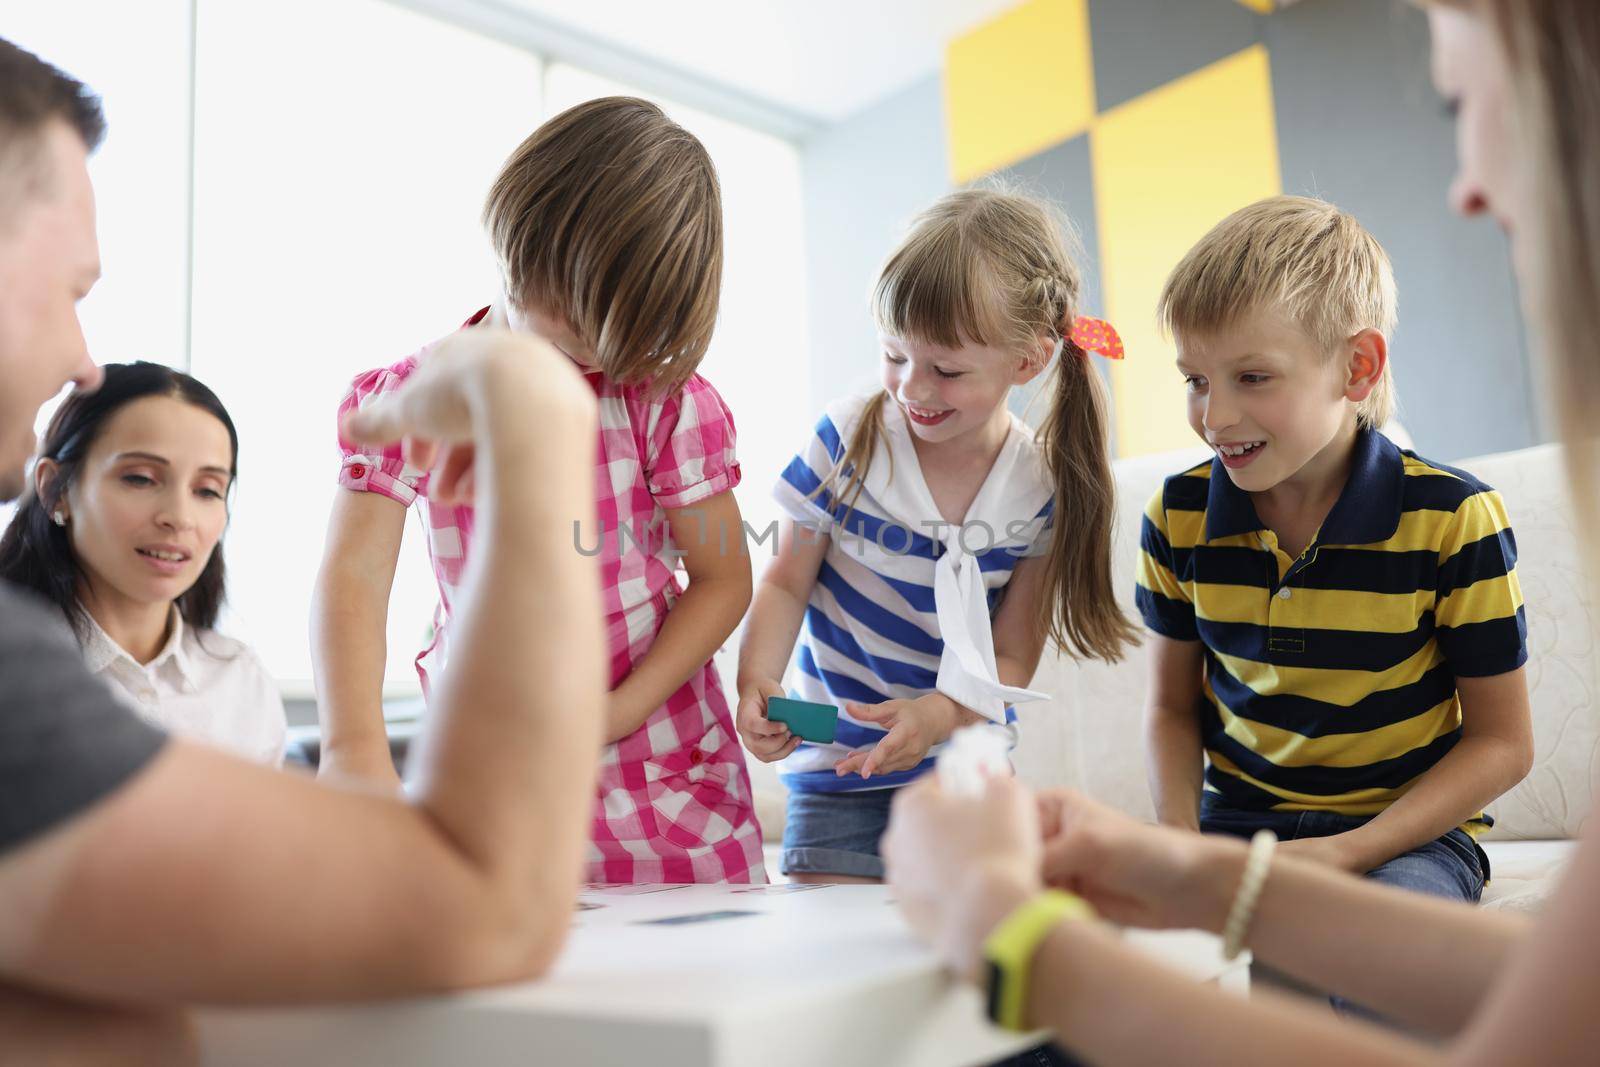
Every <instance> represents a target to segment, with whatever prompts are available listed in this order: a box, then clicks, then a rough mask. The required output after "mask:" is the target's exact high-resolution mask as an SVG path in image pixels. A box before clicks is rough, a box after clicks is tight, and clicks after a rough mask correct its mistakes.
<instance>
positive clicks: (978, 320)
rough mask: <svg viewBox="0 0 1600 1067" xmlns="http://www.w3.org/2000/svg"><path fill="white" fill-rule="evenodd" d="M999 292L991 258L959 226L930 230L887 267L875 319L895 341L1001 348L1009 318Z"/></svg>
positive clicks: (880, 281)
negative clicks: (896, 338) (903, 339)
mask: <svg viewBox="0 0 1600 1067" xmlns="http://www.w3.org/2000/svg"><path fill="white" fill-rule="evenodd" d="M997 288H998V287H997V286H996V285H995V283H994V271H993V269H992V267H991V266H990V265H989V263H988V257H987V256H986V255H985V254H984V253H983V251H982V250H981V249H979V248H976V247H973V246H972V245H971V244H970V243H969V242H967V241H965V240H963V239H962V234H961V228H960V227H959V226H958V225H953V224H950V223H948V222H946V223H943V224H940V225H934V226H928V227H926V228H924V229H923V230H921V232H919V233H917V234H916V235H915V236H914V237H913V238H912V239H911V240H910V241H908V242H907V243H906V244H905V245H903V246H902V247H901V248H900V249H899V250H898V251H897V252H896V253H895V254H894V256H893V257H892V258H890V260H889V262H888V263H886V264H884V268H883V271H882V273H881V274H879V276H878V284H877V285H876V286H875V287H874V289H873V292H872V316H873V318H874V320H876V322H877V324H878V329H879V330H881V331H883V332H884V333H886V334H889V335H890V336H892V337H901V338H905V339H906V340H911V341H921V342H924V343H927V344H933V345H938V346H940V347H941V348H960V347H961V346H962V345H964V344H979V345H985V346H998V345H1003V344H1006V343H1007V342H1008V341H1009V340H1010V338H1009V337H1008V334H1009V332H1010V331H1009V330H1008V329H1007V325H1008V323H1009V318H1008V316H1007V314H1006V311H1005V307H1004V303H1003V299H1002V296H1001V294H1000V293H999V292H997Z"/></svg>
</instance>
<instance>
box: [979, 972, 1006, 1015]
mask: <svg viewBox="0 0 1600 1067" xmlns="http://www.w3.org/2000/svg"><path fill="white" fill-rule="evenodd" d="M983 967H984V974H983V987H984V990H985V991H986V993H987V995H986V996H985V998H984V1011H985V1013H986V1014H987V1015H988V1016H989V1021H990V1022H992V1023H994V1024H995V1025H996V1026H1004V1025H1005V1024H1004V1023H1003V1022H1001V1021H1000V987H1001V986H1002V985H1003V984H1004V983H1005V980H1006V972H1005V971H1003V970H1001V969H1000V965H999V964H998V963H996V962H995V961H994V960H984V961H983Z"/></svg>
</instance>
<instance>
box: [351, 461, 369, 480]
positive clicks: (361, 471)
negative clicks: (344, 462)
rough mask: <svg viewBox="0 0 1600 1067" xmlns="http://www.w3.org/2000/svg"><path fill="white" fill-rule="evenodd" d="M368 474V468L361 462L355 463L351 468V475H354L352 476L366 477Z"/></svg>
mask: <svg viewBox="0 0 1600 1067" xmlns="http://www.w3.org/2000/svg"><path fill="white" fill-rule="evenodd" d="M366 476H367V468H365V467H363V466H362V465H361V464H359V463H357V464H354V465H353V466H352V467H351V468H350V477H352V478H365V477H366Z"/></svg>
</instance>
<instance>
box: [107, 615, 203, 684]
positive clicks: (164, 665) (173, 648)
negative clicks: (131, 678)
mask: <svg viewBox="0 0 1600 1067" xmlns="http://www.w3.org/2000/svg"><path fill="white" fill-rule="evenodd" d="M169 611H170V612H171V614H170V615H169V616H168V620H169V623H168V625H169V629H170V632H169V634H168V635H167V643H166V644H165V645H163V646H161V651H160V652H157V653H156V657H155V659H152V660H151V661H150V662H149V663H140V662H139V661H138V660H136V659H134V658H133V657H132V656H130V655H129V654H128V652H127V650H126V649H124V648H123V647H122V646H121V645H119V644H117V643H116V642H115V641H113V640H112V639H111V635H110V634H108V633H106V632H105V630H104V629H103V628H102V627H101V625H100V624H99V623H98V622H96V621H95V618H94V616H93V615H89V614H88V613H87V612H85V617H86V618H87V619H88V623H89V629H88V633H87V634H86V635H85V640H84V643H83V662H84V666H86V667H88V668H89V671H90V672H91V673H93V674H99V673H100V672H102V671H104V670H106V669H107V668H108V667H110V666H111V665H112V664H114V663H121V664H123V665H125V666H128V667H132V668H133V669H134V670H136V671H138V672H140V673H141V674H154V673H155V672H157V671H160V670H162V669H168V670H170V671H171V672H172V675H173V677H174V678H176V680H177V683H178V687H179V688H180V689H181V690H182V691H183V692H185V693H192V692H194V690H195V663H194V654H193V652H192V650H191V649H190V648H189V642H188V630H187V629H186V628H185V627H184V625H183V615H182V614H181V613H180V612H179V611H178V606H177V605H176V604H174V605H173V606H172V607H171V608H170V609H169Z"/></svg>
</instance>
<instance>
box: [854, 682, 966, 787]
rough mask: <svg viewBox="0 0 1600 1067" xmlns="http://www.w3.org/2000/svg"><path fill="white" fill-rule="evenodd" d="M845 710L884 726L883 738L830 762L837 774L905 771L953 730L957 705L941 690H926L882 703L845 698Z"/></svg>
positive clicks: (957, 711)
mask: <svg viewBox="0 0 1600 1067" xmlns="http://www.w3.org/2000/svg"><path fill="white" fill-rule="evenodd" d="M845 710H846V711H848V712H849V713H850V717H851V718H853V719H860V720H861V721H862V722H875V723H877V724H878V725H879V726H887V727H888V728H889V732H888V733H887V734H885V735H884V737H883V740H881V741H879V742H878V743H877V744H876V745H874V746H872V748H871V749H870V750H869V751H866V752H852V753H851V754H850V755H848V756H846V757H845V758H844V759H842V760H840V761H839V762H838V763H835V764H834V765H833V769H834V771H835V772H836V773H837V774H839V775H840V776H841V777H842V776H844V775H846V774H851V773H855V774H859V775H861V777H863V778H871V777H872V776H873V775H874V774H889V773H892V772H894V771H907V770H910V769H911V768H912V767H915V766H916V765H917V764H919V763H921V762H922V759H923V757H924V756H926V755H927V754H928V749H930V748H932V747H933V746H934V745H937V744H938V743H939V742H941V741H944V740H946V739H947V738H948V737H949V736H950V735H951V734H952V733H954V732H955V728H956V723H957V722H958V721H959V720H958V715H959V713H960V707H959V706H958V705H957V704H956V702H955V701H953V700H951V699H950V698H949V697H947V696H945V695H944V694H943V693H929V694H927V695H926V696H920V697H918V698H917V699H915V700H886V701H884V702H883V703H882V704H858V703H856V702H855V701H853V700H852V701H848V702H846V704H845Z"/></svg>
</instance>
